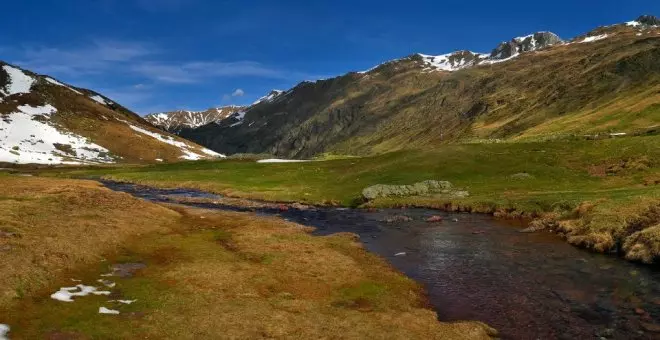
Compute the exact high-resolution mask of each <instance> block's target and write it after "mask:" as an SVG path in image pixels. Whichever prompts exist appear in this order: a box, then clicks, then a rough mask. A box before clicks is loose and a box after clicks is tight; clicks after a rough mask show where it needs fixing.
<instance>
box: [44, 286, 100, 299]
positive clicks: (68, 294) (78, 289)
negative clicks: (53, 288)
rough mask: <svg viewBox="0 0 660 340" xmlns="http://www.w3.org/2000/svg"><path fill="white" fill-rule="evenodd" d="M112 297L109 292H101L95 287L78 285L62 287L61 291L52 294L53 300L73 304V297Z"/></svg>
mask: <svg viewBox="0 0 660 340" xmlns="http://www.w3.org/2000/svg"><path fill="white" fill-rule="evenodd" d="M90 294H92V295H110V292H109V291H100V290H97V288H96V287H93V286H85V285H82V284H81V285H77V286H75V287H62V288H60V290H59V291H57V292H55V293H53V294H51V296H50V297H51V299H53V300H57V301H62V302H73V297H79V296H80V297H82V296H87V295H90Z"/></svg>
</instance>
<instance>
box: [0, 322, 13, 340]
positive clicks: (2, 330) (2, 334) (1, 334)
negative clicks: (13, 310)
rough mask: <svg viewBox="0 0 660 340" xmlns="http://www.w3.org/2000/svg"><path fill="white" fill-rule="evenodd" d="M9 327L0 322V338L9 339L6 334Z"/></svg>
mask: <svg viewBox="0 0 660 340" xmlns="http://www.w3.org/2000/svg"><path fill="white" fill-rule="evenodd" d="M10 330H11V328H10V327H9V326H7V325H5V324H4V323H0V340H9V337H8V336H7V334H9V331H10Z"/></svg>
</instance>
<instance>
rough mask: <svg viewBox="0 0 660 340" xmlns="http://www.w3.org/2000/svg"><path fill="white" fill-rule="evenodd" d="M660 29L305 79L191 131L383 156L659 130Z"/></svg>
mask: <svg viewBox="0 0 660 340" xmlns="http://www.w3.org/2000/svg"><path fill="white" fill-rule="evenodd" d="M659 33H660V29H658V28H649V29H644V30H640V29H638V28H632V27H628V26H625V25H619V26H612V27H608V28H601V29H598V30H596V31H593V32H590V33H589V34H590V35H597V34H607V37H606V38H605V39H601V40H597V41H594V42H587V43H583V42H581V41H582V39H583V38H577V39H576V40H574V41H571V42H569V43H567V44H563V45H556V46H551V47H549V48H546V49H542V50H539V51H535V52H530V53H523V54H521V55H519V56H518V57H516V58H513V59H511V60H508V61H504V62H498V63H494V64H486V65H481V66H476V67H471V68H466V69H462V70H459V71H456V72H444V71H428V69H427V66H426V65H425V63H424V61H423V59H422V57H420V56H419V55H414V56H411V57H408V58H404V59H401V60H397V61H393V62H390V63H386V64H383V65H381V66H379V67H377V68H375V69H374V70H371V71H369V72H366V73H349V74H347V75H345V76H341V77H337V78H332V79H327V80H320V81H316V82H304V83H301V84H300V85H298V86H297V87H295V88H293V89H291V90H290V91H288V92H286V93H285V94H283V95H281V96H279V97H277V98H276V99H275V100H273V101H270V102H264V103H261V104H259V105H256V106H254V107H252V108H250V109H249V110H248V111H247V113H246V115H245V118H244V122H243V123H236V122H235V121H234V120H231V119H230V120H227V121H225V122H223V123H222V124H220V125H217V124H210V125H207V126H205V127H202V128H199V129H194V130H186V131H183V132H182V136H184V137H186V138H189V139H191V140H193V141H196V142H198V143H200V144H202V145H205V146H207V147H210V148H213V149H215V150H216V151H219V152H223V153H228V154H232V153H271V154H275V155H278V156H282V157H288V158H307V157H311V156H314V155H317V154H320V153H324V152H334V153H340V154H351V155H373V154H380V153H384V152H391V151H396V150H402V149H412V148H431V147H437V146H439V145H442V144H445V143H448V142H455V141H465V140H483V139H487V140H489V139H515V140H520V139H523V140H542V139H552V138H558V137H565V136H582V135H593V134H603V133H605V134H608V133H635V132H638V131H644V130H648V129H653V128H657V127H658V126H659V125H660V111H659V109H658V108H659V107H660V106H659V105H660V63H658V62H657V60H660V35H659Z"/></svg>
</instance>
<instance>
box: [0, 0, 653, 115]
mask: <svg viewBox="0 0 660 340" xmlns="http://www.w3.org/2000/svg"><path fill="white" fill-rule="evenodd" d="M641 14H653V15H658V16H660V1H658V0H643V1H642V0H626V1H622V0H554V1H533V0H527V1H492V0H487V1H481V0H470V1H461V0H458V1H457V0H453V1H441V0H416V1H392V0H380V1H367V0H350V1H347V0H335V1H313V0H300V1H293V0H282V1H275V0H263V1H257V0H241V1H232V0H226V1H223V0H217V1H213V0H20V1H10V2H9V1H8V2H7V3H3V4H2V15H1V18H2V20H0V30H1V31H2V35H1V38H0V60H4V61H6V62H10V63H15V64H18V65H20V66H23V67H26V68H28V69H31V70H32V71H35V72H39V73H43V74H49V75H52V76H54V77H56V78H58V79H60V80H62V81H65V82H68V83H71V84H72V85H76V86H80V87H86V88H90V89H94V90H96V91H99V92H101V93H103V94H105V95H107V96H109V97H110V98H112V99H114V100H116V101H118V102H120V103H122V104H124V105H125V106H127V107H129V108H131V109H133V110H135V111H136V112H139V113H142V114H145V113H150V112H159V111H165V110H174V109H191V110H197V109H205V108H209V107H212V106H219V105H228V104H247V103H251V102H252V101H254V100H255V99H257V98H259V97H261V96H262V95H264V94H265V93H267V92H268V91H269V90H271V89H287V88H290V87H292V86H293V85H295V84H297V83H298V82H300V81H302V80H313V79H318V78H325V77H329V76H335V75H340V74H343V73H346V72H348V71H359V70H365V69H369V68H371V67H372V66H374V65H377V64H379V63H381V62H383V61H386V60H390V59H394V58H399V57H403V56H406V55H410V54H412V53H416V52H420V53H426V54H443V53H448V52H451V51H454V50H459V49H469V50H473V51H477V52H490V50H491V49H492V48H494V47H495V46H496V45H497V43H498V42H500V41H503V40H509V39H511V38H513V37H515V36H520V35H525V34H528V33H531V32H535V31H541V30H549V31H552V32H555V33H557V34H559V35H560V36H561V37H563V38H571V37H573V36H576V35H579V34H581V33H584V32H586V31H589V30H591V29H593V28H595V27H597V26H599V25H609V24H614V23H620V22H625V21H630V20H633V19H635V18H636V17H638V16H639V15H641Z"/></svg>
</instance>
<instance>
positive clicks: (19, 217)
mask: <svg viewBox="0 0 660 340" xmlns="http://www.w3.org/2000/svg"><path fill="white" fill-rule="evenodd" d="M0 184H1V186H0V211H2V213H1V214H0V232H2V234H0V235H3V236H0V254H1V256H0V272H1V274H0V307H1V306H6V305H7V304H8V303H9V302H10V301H11V300H12V299H16V298H20V297H22V296H26V295H29V294H31V293H33V292H35V291H36V290H38V289H39V288H41V287H43V286H44V285H48V284H50V283H51V282H52V280H53V275H56V274H57V273H60V272H63V271H68V270H72V269H74V268H76V267H78V266H81V265H85V264H89V263H92V262H96V261H98V260H99V259H100V258H101V256H102V254H103V253H104V252H109V251H112V250H113V249H114V248H117V247H119V246H120V245H121V244H122V243H123V242H125V241H126V239H127V238H129V237H132V236H135V235H136V234H137V235H139V234H140V233H148V232H153V231H158V230H163V228H164V227H165V226H167V225H168V223H172V220H173V219H174V218H176V216H177V214H176V213H174V212H172V211H171V210H168V209H165V208H163V207H160V206H156V205H153V204H148V203H146V202H143V201H140V200H137V199H135V198H133V197H131V196H129V195H127V194H117V193H114V192H112V191H110V190H108V189H104V188H101V187H100V185H99V184H98V183H96V182H91V181H75V180H55V179H44V178H31V177H15V176H11V177H10V176H2V177H0Z"/></svg>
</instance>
